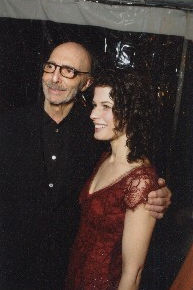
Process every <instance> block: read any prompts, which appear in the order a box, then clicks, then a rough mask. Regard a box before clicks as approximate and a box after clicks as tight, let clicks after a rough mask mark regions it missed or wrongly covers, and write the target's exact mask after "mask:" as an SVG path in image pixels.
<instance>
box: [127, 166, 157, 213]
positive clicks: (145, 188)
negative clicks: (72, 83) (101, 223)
mask: <svg viewBox="0 0 193 290" xmlns="http://www.w3.org/2000/svg"><path fill="white" fill-rule="evenodd" d="M157 181H158V177H157V174H156V172H155V170H154V168H152V167H143V168H139V169H137V170H134V171H133V172H132V173H131V174H130V175H129V176H128V178H127V180H126V184H125V189H124V193H125V195H124V202H125V205H126V207H127V208H131V209H133V208H135V207H136V206H137V205H139V204H141V203H146V201H147V196H148V194H149V192H150V191H152V190H156V189H158V188H159V185H158V183H157Z"/></svg>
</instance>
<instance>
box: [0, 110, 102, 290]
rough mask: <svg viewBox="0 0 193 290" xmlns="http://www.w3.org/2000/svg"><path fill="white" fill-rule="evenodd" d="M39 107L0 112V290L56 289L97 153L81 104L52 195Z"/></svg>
mask: <svg viewBox="0 0 193 290" xmlns="http://www.w3.org/2000/svg"><path fill="white" fill-rule="evenodd" d="M42 114H43V111H42V110H41V109H40V108H38V107H35V108H30V109H29V108H25V109H18V110H16V111H14V112H11V113H6V114H4V115H2V116H0V235H1V236H0V290H16V289H18V290H22V289H23V290H43V289H46V290H52V289H53V290H60V289H62V285H63V281H64V275H65V270H66V267H67V263H68V253H69V247H70V245H71V243H72V241H73V238H74V234H75V232H76V228H77V222H78V219H79V211H78V206H77V204H78V203H77V200H78V193H79V190H80V188H81V186H82V185H83V183H84V182H85V180H86V178H87V177H88V176H89V175H90V173H91V171H92V168H93V166H94V164H95V162H96V159H97V158H98V157H99V155H100V154H101V150H102V149H101V148H100V145H98V143H95V142H94V141H93V139H92V132H91V131H92V130H91V128H90V126H89V124H90V121H89V119H88V114H87V112H86V109H85V108H82V107H81V106H80V107H79V109H78V111H76V118H77V122H76V127H73V128H69V130H71V134H72V136H73V137H72V138H73V142H71V144H69V154H68V155H67V156H63V158H64V159H63V161H62V162H69V170H68V172H64V176H63V178H61V180H60V184H59V186H58V188H57V192H56V193H55V196H54V197H53V196H52V193H51V192H50V189H49V187H48V180H47V175H46V168H45V162H44V152H43V151H44V150H43V140H42Z"/></svg>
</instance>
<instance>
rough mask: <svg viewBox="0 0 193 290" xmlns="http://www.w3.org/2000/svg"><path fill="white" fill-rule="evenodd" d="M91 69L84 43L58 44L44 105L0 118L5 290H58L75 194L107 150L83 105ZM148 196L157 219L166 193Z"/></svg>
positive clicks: (46, 77) (47, 67)
mask: <svg viewBox="0 0 193 290" xmlns="http://www.w3.org/2000/svg"><path fill="white" fill-rule="evenodd" d="M91 63H92V60H91V56H90V54H89V52H88V51H87V50H86V49H85V48H84V47H83V46H82V45H81V44H78V43H74V42H67V43H63V44H61V45H59V46H57V47H56V48H55V49H54V50H53V51H52V53H51V55H50V57H49V59H48V60H47V62H46V63H45V64H44V66H43V77H42V87H43V93H44V104H43V105H42V106H41V105H38V106H36V107H34V108H25V109H19V110H17V111H14V112H12V113H9V114H8V113H6V114H5V115H4V116H1V121H0V145H1V150H0V162H1V168H0V193H1V195H0V196H1V201H0V215H1V216H0V221H1V223H0V230H1V238H0V289H2V290H17V289H18V290H60V289H63V283H64V279H65V271H66V268H67V265H68V254H69V248H70V246H71V244H72V241H73V239H74V235H75V233H76V229H77V225H78V221H79V207H78V193H79V191H80V189H81V187H82V185H83V183H84V182H85V180H86V179H87V178H88V176H89V175H90V173H91V171H92V169H93V166H94V164H95V162H96V160H97V159H98V157H99V156H100V155H101V153H102V151H103V149H104V148H102V147H101V144H100V143H98V142H97V141H94V140H93V136H92V135H93V132H92V128H91V125H90V121H89V118H88V116H89V112H88V109H87V107H86V106H83V105H82V102H81V93H82V92H84V91H85V90H86V89H87V88H88V87H89V86H90V84H91V81H92V77H91ZM157 196H158V197H157ZM149 197H150V199H149V200H150V201H149V204H147V205H146V207H147V209H148V210H150V211H151V212H152V215H154V216H157V217H158V218H159V217H162V216H163V211H164V209H165V208H166V207H167V206H168V204H169V203H170V192H169V191H168V190H167V188H164V189H160V190H158V191H156V192H152V193H150V195H149Z"/></svg>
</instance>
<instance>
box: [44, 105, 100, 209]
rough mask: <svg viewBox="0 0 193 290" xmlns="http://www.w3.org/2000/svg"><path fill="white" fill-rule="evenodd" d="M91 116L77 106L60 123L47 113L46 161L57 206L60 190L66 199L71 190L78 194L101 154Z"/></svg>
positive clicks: (45, 124)
mask: <svg viewBox="0 0 193 290" xmlns="http://www.w3.org/2000/svg"><path fill="white" fill-rule="evenodd" d="M88 113H89V112H88V111H87V109H86V108H84V107H82V105H81V104H78V103H76V104H75V105H74V106H73V107H72V109H71V111H70V112H69V114H68V115H67V116H66V117H65V118H64V119H63V120H62V121H61V122H60V123H59V124H57V123H56V122H55V121H54V120H53V119H52V118H51V117H49V115H47V114H46V112H44V117H43V146H44V161H45V170H46V174H47V186H48V191H50V192H52V195H53V202H56V203H57V198H58V197H57V195H58V191H60V190H62V191H63V195H65V196H69V194H70V193H71V191H72V190H74V192H73V195H74V196H75V195H77V193H78V192H79V191H80V189H81V187H82V185H83V183H84V182H85V180H86V179H87V178H88V176H89V175H90V174H91V171H92V169H93V166H94V164H95V162H96V160H97V159H98V157H99V156H100V154H101V152H102V149H101V148H102V147H101V144H99V143H98V142H96V141H94V139H93V129H92V125H91V121H90V120H89V115H88ZM54 198H55V201H54Z"/></svg>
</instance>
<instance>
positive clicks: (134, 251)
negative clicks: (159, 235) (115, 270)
mask: <svg viewBox="0 0 193 290" xmlns="http://www.w3.org/2000/svg"><path fill="white" fill-rule="evenodd" d="M144 207H145V206H144V204H140V205H138V206H137V207H136V208H135V209H134V210H130V209H127V211H126V215H125V221H124V230H123V238H122V276H121V280H120V283H119V287H118V290H137V289H138V288H139V283H140V279H141V272H142V270H143V266H144V262H145V258H146V255H147V251H148V247H149V244H150V240H151V236H152V231H153V229H154V226H155V222H156V220H155V218H153V217H152V216H151V215H150V213H149V211H147V210H145V208H144Z"/></svg>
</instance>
